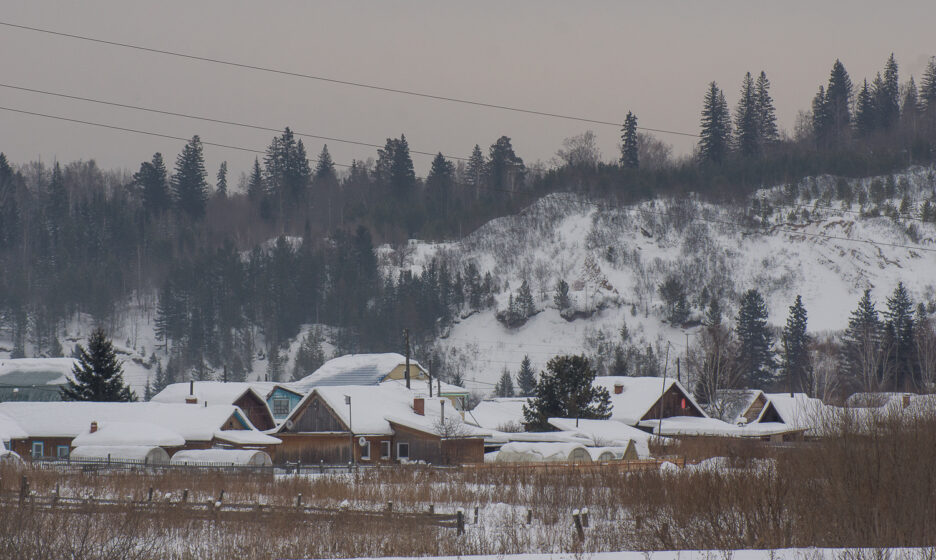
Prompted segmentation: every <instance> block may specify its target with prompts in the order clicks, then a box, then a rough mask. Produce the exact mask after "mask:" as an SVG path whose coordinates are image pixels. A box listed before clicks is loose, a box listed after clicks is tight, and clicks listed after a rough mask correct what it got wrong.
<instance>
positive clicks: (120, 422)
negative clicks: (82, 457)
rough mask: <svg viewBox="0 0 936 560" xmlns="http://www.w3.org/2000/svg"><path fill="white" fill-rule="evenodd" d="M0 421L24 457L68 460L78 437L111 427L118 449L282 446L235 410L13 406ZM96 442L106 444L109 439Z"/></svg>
mask: <svg viewBox="0 0 936 560" xmlns="http://www.w3.org/2000/svg"><path fill="white" fill-rule="evenodd" d="M0 417H4V418H5V419H6V420H7V421H12V422H15V424H16V426H18V427H19V429H20V433H18V434H16V435H15V437H12V438H11V448H12V450H13V451H16V452H17V453H19V454H20V455H22V456H24V457H27V456H28V457H35V458H48V457H61V458H65V457H68V455H69V453H70V451H71V448H72V447H73V446H74V440H75V439H76V438H78V437H79V436H82V437H84V436H86V435H87V436H93V434H94V433H95V432H96V431H97V430H98V429H101V430H102V434H105V430H104V429H105V428H106V429H107V432H106V434H105V435H106V436H107V438H110V439H108V440H107V443H108V444H112V445H113V444H120V445H149V444H151V443H152V440H153V437H154V434H157V433H159V434H161V435H159V436H158V437H168V436H167V434H170V435H171V436H172V437H173V438H175V439H174V440H173V443H172V445H167V448H169V449H167V450H171V451H176V450H180V449H208V448H212V447H218V446H223V447H229V448H251V449H267V448H270V447H273V446H276V445H278V444H279V443H280V440H279V439H277V438H275V437H271V436H268V435H266V434H264V433H263V432H260V431H259V430H257V429H256V428H255V427H254V426H253V424H251V422H250V420H249V419H248V418H247V415H246V414H245V413H244V412H243V411H241V410H240V409H239V408H237V407H235V406H233V405H212V406H206V405H194V404H178V403H172V404H169V403H153V402H148V403H139V402H132V403H103V402H41V403H35V402H33V403H23V402H8V403H0ZM144 426H145V427H144ZM91 439H92V440H96V441H92V443H94V444H96V445H102V440H103V439H104V437H103V436H100V437H97V438H94V437H92V438H91ZM79 441H80V440H79ZM179 442H181V443H182V444H181V445H179Z"/></svg>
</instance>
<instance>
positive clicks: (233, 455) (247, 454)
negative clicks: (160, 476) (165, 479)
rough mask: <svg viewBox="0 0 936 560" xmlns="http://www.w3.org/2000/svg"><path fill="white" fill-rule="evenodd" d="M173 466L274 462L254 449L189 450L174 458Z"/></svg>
mask: <svg viewBox="0 0 936 560" xmlns="http://www.w3.org/2000/svg"><path fill="white" fill-rule="evenodd" d="M170 462H171V463H172V464H173V465H232V466H244V465H250V466H257V467H262V466H270V465H272V464H273V461H272V460H271V459H270V456H269V455H267V454H266V453H264V452H263V451H257V450H253V449H188V450H185V451H179V452H177V453H176V454H175V455H173V456H172V459H171V460H170Z"/></svg>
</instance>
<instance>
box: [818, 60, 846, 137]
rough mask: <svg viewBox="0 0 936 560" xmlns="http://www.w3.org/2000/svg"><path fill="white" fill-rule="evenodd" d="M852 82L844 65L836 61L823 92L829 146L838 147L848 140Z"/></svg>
mask: <svg viewBox="0 0 936 560" xmlns="http://www.w3.org/2000/svg"><path fill="white" fill-rule="evenodd" d="M851 99H852V81H851V78H849V77H848V72H847V71H846V70H845V65H844V64H842V62H841V61H840V60H838V59H836V60H835V63H834V64H833V65H832V71H831V72H830V73H829V85H828V86H827V87H826V91H825V103H824V112H825V118H826V124H827V126H828V129H827V131H828V133H827V135H826V140H827V141H828V143H829V145H832V146H840V145H842V144H843V143H844V142H845V141H846V140H847V139H848V133H849V130H850V127H851Z"/></svg>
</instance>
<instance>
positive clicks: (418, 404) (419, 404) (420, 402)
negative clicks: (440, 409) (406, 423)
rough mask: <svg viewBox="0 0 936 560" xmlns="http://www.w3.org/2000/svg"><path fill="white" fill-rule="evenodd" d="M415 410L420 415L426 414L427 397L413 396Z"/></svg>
mask: <svg viewBox="0 0 936 560" xmlns="http://www.w3.org/2000/svg"><path fill="white" fill-rule="evenodd" d="M413 412H415V413H416V414H418V415H420V416H425V415H426V399H424V398H422V397H414V398H413Z"/></svg>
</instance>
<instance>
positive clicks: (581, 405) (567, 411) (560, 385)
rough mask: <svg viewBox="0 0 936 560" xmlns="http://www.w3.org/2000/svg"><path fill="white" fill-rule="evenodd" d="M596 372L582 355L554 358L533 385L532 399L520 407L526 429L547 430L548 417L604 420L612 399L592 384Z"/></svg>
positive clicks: (600, 388) (603, 389)
mask: <svg viewBox="0 0 936 560" xmlns="http://www.w3.org/2000/svg"><path fill="white" fill-rule="evenodd" d="M595 376H596V373H595V370H594V369H592V367H591V364H590V363H589V361H588V358H586V357H585V356H556V357H555V358H553V359H551V360H549V363H548V364H546V371H544V372H543V373H542V374H541V375H540V378H539V381H537V383H536V389H535V396H534V397H533V398H532V399H530V400H529V401H528V402H527V404H525V405H523V418H524V424H526V427H527V429H529V430H533V431H543V430H548V429H549V422H548V419H549V418H584V419H589V418H591V419H606V418H609V417H610V416H611V396H610V395H609V394H608V390H607V389H605V388H604V387H596V386H594V385H593V382H594V380H595Z"/></svg>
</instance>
